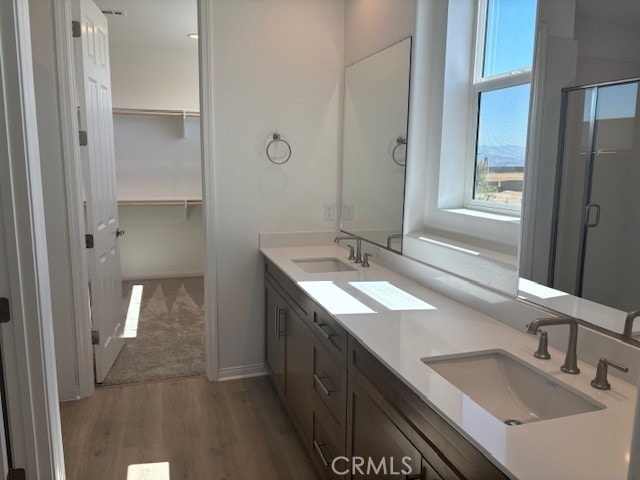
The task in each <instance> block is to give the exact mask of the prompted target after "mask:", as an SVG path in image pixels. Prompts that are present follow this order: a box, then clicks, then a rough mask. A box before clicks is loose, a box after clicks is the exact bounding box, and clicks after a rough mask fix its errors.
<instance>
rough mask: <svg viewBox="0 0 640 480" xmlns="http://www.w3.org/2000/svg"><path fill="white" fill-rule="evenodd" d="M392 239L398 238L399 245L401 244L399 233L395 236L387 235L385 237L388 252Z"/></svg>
mask: <svg viewBox="0 0 640 480" xmlns="http://www.w3.org/2000/svg"><path fill="white" fill-rule="evenodd" d="M394 238H399V239H400V243H401V244H402V234H401V233H399V234H397V235H389V236H388V237H387V248H388V249H389V250H391V242H393V239H394Z"/></svg>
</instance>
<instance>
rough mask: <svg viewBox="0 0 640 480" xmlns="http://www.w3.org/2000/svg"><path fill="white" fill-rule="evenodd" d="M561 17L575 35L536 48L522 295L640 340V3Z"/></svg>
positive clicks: (580, 6) (593, 2)
mask: <svg viewBox="0 0 640 480" xmlns="http://www.w3.org/2000/svg"><path fill="white" fill-rule="evenodd" d="M562 3H564V2H562ZM572 3H573V2H572V1H569V0H567V1H566V4H572ZM549 5H550V2H549V0H541V5H540V8H541V16H543V9H544V8H545V6H547V7H548V6H549ZM564 15H565V17H564V22H565V23H564V24H563V25H561V27H562V29H563V30H564V31H565V32H568V33H571V32H573V35H572V36H571V35H567V34H565V36H564V38H554V37H553V36H551V35H550V36H548V37H547V42H546V47H544V46H543V47H540V45H539V47H538V52H539V54H540V55H539V58H538V62H539V64H538V68H542V69H543V72H544V73H543V74H542V75H541V76H540V80H541V83H542V85H541V88H539V89H538V92H543V94H540V96H539V98H538V102H539V104H538V106H537V112H538V118H537V119H536V122H537V123H536V128H537V129H538V130H537V132H536V133H537V135H538V137H539V138H540V139H541V140H540V142H539V148H537V150H534V152H533V153H534V154H533V155H532V157H530V158H532V160H533V162H532V163H533V164H535V165H534V166H532V168H528V169H527V175H532V176H533V178H532V181H531V183H530V185H532V191H531V193H530V194H529V193H527V196H528V198H529V201H528V202H527V205H526V210H525V215H524V219H525V223H524V225H523V237H522V241H523V243H522V250H521V252H522V258H521V262H522V263H521V270H520V276H521V277H522V278H521V280H520V293H519V294H520V296H521V297H522V298H525V299H527V300H529V301H532V302H534V303H537V304H541V305H544V306H546V307H549V308H552V309H554V310H556V311H560V312H563V313H566V314H570V315H574V316H576V317H578V318H582V319H583V320H585V321H588V322H590V323H593V324H595V325H596V326H598V327H600V328H603V329H606V330H607V331H609V332H613V333H615V334H618V335H624V336H625V337H626V338H627V339H630V340H631V339H635V340H640V318H638V319H637V321H636V322H635V324H634V323H633V317H634V316H635V313H634V312H635V311H636V310H638V309H640V197H639V196H638V193H637V192H638V188H639V186H640V92H639V87H640V2H638V1H637V0H616V1H607V2H605V1H602V0H575V10H574V11H572V12H571V14H568V12H564ZM555 20H556V21H557V20H558V18H557V17H556V19H555ZM549 28H551V25H550V27H549ZM534 98H535V97H534ZM534 148H535V147H534Z"/></svg>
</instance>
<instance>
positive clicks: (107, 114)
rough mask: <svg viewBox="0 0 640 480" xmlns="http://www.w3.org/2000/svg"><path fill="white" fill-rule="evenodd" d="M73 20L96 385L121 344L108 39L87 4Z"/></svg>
mask: <svg viewBox="0 0 640 480" xmlns="http://www.w3.org/2000/svg"><path fill="white" fill-rule="evenodd" d="M79 20H80V23H81V32H82V34H81V36H80V38H79V39H76V47H77V48H76V78H77V83H78V101H79V104H80V129H81V130H85V131H86V132H87V145H86V146H84V147H81V150H82V162H83V174H84V184H85V194H86V200H87V210H86V212H87V213H86V216H87V219H86V220H87V230H88V232H87V233H89V234H92V235H93V239H94V248H92V249H87V260H88V264H89V281H90V284H91V321H92V324H93V328H94V329H95V330H98V332H99V334H100V342H99V345H96V346H95V347H94V353H95V368H96V382H98V383H102V382H103V381H104V379H105V377H106V376H107V373H108V372H109V369H110V368H111V366H112V365H113V362H114V361H115V359H116V357H117V356H118V353H119V352H120V349H121V348H122V346H123V344H124V340H123V339H122V338H120V334H121V331H122V329H123V321H124V315H123V308H122V278H121V277H122V274H121V270H120V249H119V246H118V204H117V199H116V172H115V155H114V143H113V116H112V106H111V74H110V68H109V67H110V64H109V38H108V28H107V18H106V17H105V16H104V15H103V13H102V12H101V11H100V9H99V8H98V7H97V6H96V4H95V3H93V2H92V1H91V0H81V1H80V19H79Z"/></svg>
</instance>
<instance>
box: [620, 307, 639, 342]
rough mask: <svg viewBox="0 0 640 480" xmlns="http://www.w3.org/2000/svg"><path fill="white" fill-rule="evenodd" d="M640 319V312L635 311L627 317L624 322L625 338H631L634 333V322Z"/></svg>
mask: <svg viewBox="0 0 640 480" xmlns="http://www.w3.org/2000/svg"><path fill="white" fill-rule="evenodd" d="M638 317H640V310H633V311H631V312H629V314H628V315H627V319H626V320H625V321H624V332H623V335H624V336H625V337H629V338H631V335H632V333H633V321H634V320H635V319H636V318H638Z"/></svg>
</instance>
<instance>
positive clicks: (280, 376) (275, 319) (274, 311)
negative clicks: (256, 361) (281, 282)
mask: <svg viewBox="0 0 640 480" xmlns="http://www.w3.org/2000/svg"><path fill="white" fill-rule="evenodd" d="M264 285H265V307H266V312H265V315H266V318H265V325H266V330H265V350H266V359H265V360H266V364H267V368H268V369H269V371H270V373H271V378H272V380H273V383H274V384H275V386H276V390H277V391H278V394H279V395H280V397H283V396H284V384H285V378H284V352H285V350H284V347H285V344H284V329H285V327H286V326H285V324H284V323H285V322H284V318H285V312H286V309H285V307H284V305H285V302H284V300H283V299H282V297H281V296H280V294H279V293H278V292H276V290H275V289H274V288H273V286H271V284H270V283H269V282H268V281H267V280H266V279H265V282H264Z"/></svg>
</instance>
